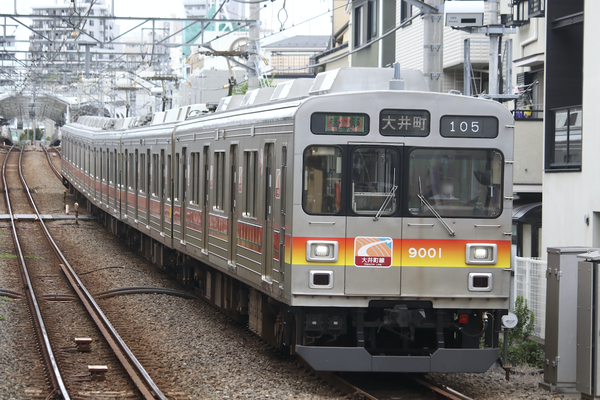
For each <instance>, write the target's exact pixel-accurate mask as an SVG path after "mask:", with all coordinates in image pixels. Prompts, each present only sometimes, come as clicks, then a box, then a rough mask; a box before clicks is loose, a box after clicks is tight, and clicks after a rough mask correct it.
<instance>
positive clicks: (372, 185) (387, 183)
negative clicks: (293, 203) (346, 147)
mask: <svg viewBox="0 0 600 400" xmlns="http://www.w3.org/2000/svg"><path fill="white" fill-rule="evenodd" d="M405 150H406V154H407V156H408V163H407V164H408V165H407V166H408V170H406V163H402V162H401V158H402V157H401V152H402V150H401V149H399V148H397V147H388V146H380V147H379V146H372V147H371V146H368V147H356V148H353V149H351V151H349V152H344V151H342V149H341V147H338V146H312V147H309V148H308V149H306V151H305V153H304V174H303V175H304V176H303V178H304V183H303V206H304V210H305V211H306V212H307V213H309V214H330V215H336V214H337V215H340V214H341V213H343V214H347V215H381V216H399V215H400V214H406V211H404V212H401V207H400V204H407V205H408V210H407V211H408V214H407V216H419V217H433V216H434V213H438V214H439V215H440V216H442V217H444V216H448V217H465V218H495V217H498V216H499V215H500V214H501V212H502V201H501V200H502V191H503V188H502V179H503V176H502V175H503V168H502V166H503V157H502V154H501V153H500V152H499V151H497V150H487V149H453V148H409V149H405ZM346 157H348V158H349V159H346ZM348 161H350V162H348ZM343 165H348V166H349V168H348V170H347V171H348V173H347V174H342V166H343ZM402 182H405V183H404V185H403V187H404V190H402V189H400V187H401V184H402ZM346 193H347V195H348V198H347V200H344V198H345V194H346ZM403 196H404V200H403V199H402V197H403ZM343 204H347V206H346V207H344V206H343Z"/></svg>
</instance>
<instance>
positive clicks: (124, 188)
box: [120, 150, 130, 217]
mask: <svg viewBox="0 0 600 400" xmlns="http://www.w3.org/2000/svg"><path fill="white" fill-rule="evenodd" d="M129 164H130V163H129V152H128V151H127V150H125V154H124V155H123V172H121V177H122V181H121V192H122V193H123V197H122V198H121V204H120V206H121V214H122V215H123V216H124V217H127V215H128V214H129V212H128V210H127V208H128V207H129V185H130V182H129Z"/></svg>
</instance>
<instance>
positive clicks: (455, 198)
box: [62, 68, 514, 373]
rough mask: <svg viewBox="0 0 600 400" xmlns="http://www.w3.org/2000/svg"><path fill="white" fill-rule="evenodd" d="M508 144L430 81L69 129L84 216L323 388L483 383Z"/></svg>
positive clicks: (266, 91)
mask: <svg viewBox="0 0 600 400" xmlns="http://www.w3.org/2000/svg"><path fill="white" fill-rule="evenodd" d="M513 130H514V120H513V117H512V115H511V113H510V112H509V111H508V110H507V109H506V108H505V107H504V106H502V105H501V104H500V103H498V102H495V101H491V100H488V99H483V98H475V97H468V96H462V95H460V94H447V93H433V92H429V91H427V86H426V83H425V81H424V78H423V75H422V74H421V73H420V72H419V71H413V70H408V69H402V70H401V74H400V75H399V74H398V73H397V70H396V72H395V71H394V69H392V68H340V69H336V70H332V71H326V72H322V73H319V74H317V75H316V77H315V78H303V79H296V80H290V81H286V82H283V83H280V84H278V85H277V86H276V87H270V88H260V89H254V90H250V91H248V92H247V93H246V94H245V95H232V96H228V97H225V98H223V99H222V100H221V101H220V102H219V104H218V105H214V106H213V107H208V108H207V107H205V106H204V105H202V106H198V105H196V106H185V107H180V108H176V109H172V110H169V111H166V112H158V113H154V114H152V115H148V116H143V117H140V118H125V119H110V118H103V117H91V116H90V117H85V116H84V117H79V118H78V120H77V121H76V122H74V123H69V124H66V125H65V126H63V127H62V155H63V157H62V174H63V177H64V178H63V179H64V183H65V185H67V186H68V187H69V188H70V190H71V191H72V192H73V193H75V194H76V195H77V196H78V198H80V199H81V200H82V201H83V200H85V204H87V208H88V211H90V212H93V213H96V214H98V215H99V217H100V220H101V221H104V223H105V224H106V226H107V227H108V228H109V229H110V230H111V231H112V232H114V233H115V234H117V235H119V236H121V237H123V238H124V239H125V240H127V242H128V243H129V244H130V245H131V246H134V247H135V248H137V249H138V250H139V251H140V252H142V254H144V255H145V256H146V257H147V258H148V259H150V260H151V261H152V262H154V263H155V264H156V265H158V266H159V267H161V268H163V269H165V270H166V271H169V272H171V273H173V274H174V275H175V276H176V277H177V278H178V279H179V280H180V281H181V282H182V283H183V284H184V285H185V286H186V287H188V288H190V289H192V290H194V291H195V292H196V293H199V294H201V295H202V296H203V297H205V298H206V299H208V300H210V301H211V302H212V303H213V304H215V305H216V306H217V307H219V308H220V309H221V310H222V311H223V312H224V313H225V314H227V315H230V316H232V317H235V318H238V319H239V320H240V321H245V322H247V324H248V327H249V328H250V329H251V330H252V331H253V332H255V333H256V334H258V335H259V336H261V337H262V338H263V339H264V340H265V341H266V342H268V343H271V344H272V345H273V346H276V347H277V348H279V349H281V350H282V351H285V352H287V353H292V354H297V355H299V356H300V357H302V358H303V359H304V360H305V361H306V362H307V363H308V364H309V365H310V366H312V367H313V368H314V369H316V370H321V371H372V372H419V373H428V372H484V371H486V370H487V369H488V368H489V367H490V366H491V365H493V364H494V363H495V362H496V361H497V360H498V358H499V354H500V351H499V339H500V332H502V329H503V327H502V317H503V316H505V315H507V313H508V310H509V291H510V289H509V287H510V276H511V237H512V220H511V213H512V203H513V198H512V175H513V173H512V172H513V171H512V169H513Z"/></svg>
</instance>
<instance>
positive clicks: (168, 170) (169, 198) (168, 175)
mask: <svg viewBox="0 0 600 400" xmlns="http://www.w3.org/2000/svg"><path fill="white" fill-rule="evenodd" d="M166 168H167V182H166V183H165V186H166V188H165V191H166V192H167V193H166V198H167V200H171V198H172V196H173V194H172V193H171V155H170V154H169V155H168V156H167V165H166Z"/></svg>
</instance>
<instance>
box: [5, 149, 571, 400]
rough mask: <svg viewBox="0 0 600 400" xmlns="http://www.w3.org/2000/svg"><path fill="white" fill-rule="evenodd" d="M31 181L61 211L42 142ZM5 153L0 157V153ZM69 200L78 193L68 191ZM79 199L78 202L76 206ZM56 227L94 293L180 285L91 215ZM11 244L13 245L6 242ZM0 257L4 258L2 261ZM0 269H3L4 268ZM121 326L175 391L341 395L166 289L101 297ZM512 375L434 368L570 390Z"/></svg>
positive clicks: (10, 357)
mask: <svg viewBox="0 0 600 400" xmlns="http://www.w3.org/2000/svg"><path fill="white" fill-rule="evenodd" d="M24 157H26V158H25V160H26V165H25V173H26V180H27V181H28V184H29V185H30V186H31V187H34V188H36V192H37V193H35V198H36V201H38V207H39V209H40V212H41V213H43V214H60V213H63V212H64V211H63V192H64V190H65V189H64V187H63V186H62V185H61V183H60V181H59V180H58V179H57V178H56V176H55V175H54V174H53V173H52V172H51V170H50V168H49V167H48V165H47V161H46V159H45V156H44V154H43V152H41V150H39V149H37V151H29V152H27V153H26V154H25V155H24ZM0 161H1V159H0ZM67 202H68V204H70V206H71V207H72V206H73V203H74V197H73V196H71V195H69V196H67ZM81 209H82V207H80V210H81ZM47 225H48V227H49V230H50V232H51V234H52V235H53V236H54V238H55V240H56V241H57V243H58V245H59V246H60V247H61V248H62V249H63V253H64V254H65V256H66V257H67V259H68V260H69V262H70V263H71V265H72V266H73V268H74V269H75V270H76V272H77V273H79V274H80V278H81V279H82V281H83V282H84V284H85V285H86V286H88V289H89V290H90V292H92V293H99V292H102V291H105V290H109V289H115V288H120V287H129V286H147V287H161V288H168V289H179V290H182V287H181V286H179V285H178V284H177V283H176V282H174V281H173V280H171V279H170V278H169V277H167V276H166V275H165V274H163V273H162V272H161V271H159V270H158V269H157V268H156V267H155V266H153V265H151V264H150V263H149V262H148V261H147V260H145V259H144V258H143V257H142V256H141V255H140V254H138V253H136V252H135V251H133V250H131V249H129V248H127V247H126V246H125V244H124V243H123V242H121V241H120V240H119V239H117V238H116V237H115V236H113V235H111V234H110V233H108V232H107V231H106V230H104V228H103V227H102V226H101V225H100V224H98V223H97V222H94V221H80V222H79V225H75V223H74V222H73V221H51V222H48V223H47ZM6 226H7V225H6V224H5V223H2V225H1V226H0V233H1V234H2V236H0V240H1V241H2V242H7V241H9V240H10V237H9V236H7V235H6V232H8V230H7V227H6ZM3 246H4V247H3V249H4V250H3V251H5V252H7V251H9V250H8V248H9V245H7V244H4V245H3ZM0 264H2V265H3V264H5V263H4V262H3V260H2V259H0ZM4 268H5V267H4V266H2V267H0V275H3V274H8V271H7V270H5V269H4ZM6 276H7V278H6V279H2V278H0V287H3V288H5V289H13V290H18V289H19V284H18V283H17V282H16V279H15V278H14V275H10V274H8V275H6ZM98 303H99V304H100V306H101V307H107V309H110V310H118V312H108V313H107V316H108V318H109V319H111V320H115V321H117V320H118V321H119V322H118V323H117V324H115V325H116V327H117V329H118V330H123V331H126V332H125V333H126V334H127V336H134V337H135V338H136V340H135V342H134V343H131V344H130V347H131V348H132V350H133V351H134V353H135V351H136V348H137V349H144V353H146V354H152V355H153V356H154V357H156V358H158V359H159V360H160V364H161V367H160V369H158V370H156V371H154V372H153V373H154V374H159V375H160V376H161V379H163V380H164V381H169V382H170V386H171V387H172V388H176V390H173V391H172V392H171V393H166V394H167V396H168V397H169V398H171V399H344V398H348V397H345V396H342V395H341V394H340V393H339V392H337V391H335V390H334V389H332V388H331V387H329V386H328V385H327V384H325V383H324V382H322V381H320V380H318V379H317V378H316V377H315V376H313V375H312V374H309V373H307V372H305V371H304V369H303V368H302V367H301V366H300V364H299V363H298V362H296V361H294V360H290V359H288V358H284V357H282V356H280V355H279V354H278V353H277V352H275V351H274V350H272V349H271V348H270V347H269V346H268V345H266V344H265V343H264V342H262V341H261V340H260V339H259V338H258V337H257V336H256V335H254V334H253V333H251V332H250V331H249V330H248V329H246V328H245V327H242V326H239V325H237V324H235V323H234V322H232V321H230V320H229V319H227V318H226V317H224V316H223V315H221V314H219V313H218V312H217V311H216V310H215V309H214V308H213V307H211V306H210V305H208V304H207V303H205V302H204V301H203V300H201V299H184V298H181V297H176V296H170V295H166V294H134V295H122V296H116V297H111V298H106V299H99V300H98ZM21 304H24V300H18V301H12V302H4V301H0V315H4V316H5V317H6V319H5V320H2V321H0V337H1V340H0V355H1V356H0V376H2V379H0V399H7V400H8V399H29V398H31V395H29V394H27V392H26V390H27V389H31V388H29V387H28V379H27V371H28V370H30V369H31V368H32V361H31V360H30V359H28V357H27V355H26V354H24V353H23V351H22V349H20V348H15V347H14V346H15V343H20V342H23V338H22V334H23V331H22V329H21V327H22V325H23V321H14V320H12V319H11V315H12V314H13V309H14V307H20V306H21ZM515 369H516V370H517V371H523V372H527V373H518V374H513V375H512V376H511V380H510V381H509V382H508V381H506V380H505V379H504V371H503V370H501V369H500V368H498V367H496V366H494V367H492V368H490V370H489V371H488V372H486V373H484V374H431V375H432V377H433V378H434V379H435V380H436V381H438V382H440V383H444V384H446V385H447V386H449V387H451V388H453V389H455V390H457V391H459V392H461V393H464V394H465V395H467V396H470V397H472V398H473V399H478V400H479V399H481V400H488V399H546V400H551V399H563V398H579V396H575V397H574V395H568V396H567V395H562V394H561V395H559V394H551V393H548V392H546V391H544V390H542V389H539V388H538V383H539V382H540V381H542V380H543V375H541V374H529V372H532V370H530V369H520V368H515Z"/></svg>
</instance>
